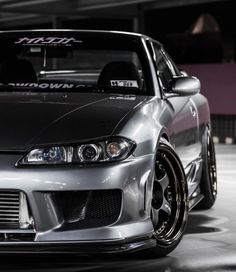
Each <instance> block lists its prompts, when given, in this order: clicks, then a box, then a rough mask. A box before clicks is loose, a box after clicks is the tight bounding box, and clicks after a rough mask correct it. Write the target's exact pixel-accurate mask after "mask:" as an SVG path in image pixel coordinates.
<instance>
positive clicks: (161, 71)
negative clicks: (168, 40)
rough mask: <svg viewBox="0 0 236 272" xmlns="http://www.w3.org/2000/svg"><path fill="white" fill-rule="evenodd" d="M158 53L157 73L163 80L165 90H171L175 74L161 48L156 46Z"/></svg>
mask: <svg viewBox="0 0 236 272" xmlns="http://www.w3.org/2000/svg"><path fill="white" fill-rule="evenodd" d="M154 49H155V54H156V64H157V69H158V71H157V74H158V77H159V79H160V81H161V85H162V87H163V89H164V90H169V89H170V88H171V83H172V78H173V74H172V72H171V70H170V68H169V66H168V64H167V61H166V59H165V57H164V56H163V54H162V52H161V50H160V49H157V48H155V47H154Z"/></svg>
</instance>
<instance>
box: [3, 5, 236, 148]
mask: <svg viewBox="0 0 236 272" xmlns="http://www.w3.org/2000/svg"><path fill="white" fill-rule="evenodd" d="M235 7H236V3H235V0H119V1H116V0H0V30H12V29H38V28H39V29H46V28H49V29H51V28H70V29H105V30H122V31H135V32H140V33H144V34H147V35H150V36H151V37H153V38H155V39H157V40H158V41H160V42H161V43H162V44H164V46H165V47H166V49H167V51H168V52H169V54H170V55H171V57H172V58H173V60H174V61H175V62H176V63H177V64H178V65H179V67H180V68H181V69H182V70H184V71H186V72H187V73H188V74H190V75H195V76H197V77H199V79H200V80H201V83H202V93H203V94H204V95H205V96H206V97H207V98H208V100H209V103H210V108H211V113H212V126H213V133H214V136H215V138H214V140H215V142H220V143H228V144H231V143H235V142H236V106H235V100H236V64H235V61H236V14H235V11H236V9H235Z"/></svg>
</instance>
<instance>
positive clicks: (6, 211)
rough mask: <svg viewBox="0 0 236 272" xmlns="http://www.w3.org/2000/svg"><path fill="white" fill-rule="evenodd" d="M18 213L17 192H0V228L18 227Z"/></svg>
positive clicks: (18, 198) (18, 197)
mask: <svg viewBox="0 0 236 272" xmlns="http://www.w3.org/2000/svg"><path fill="white" fill-rule="evenodd" d="M19 212H20V194H19V193H18V192H0V228H2V227H18V226H19Z"/></svg>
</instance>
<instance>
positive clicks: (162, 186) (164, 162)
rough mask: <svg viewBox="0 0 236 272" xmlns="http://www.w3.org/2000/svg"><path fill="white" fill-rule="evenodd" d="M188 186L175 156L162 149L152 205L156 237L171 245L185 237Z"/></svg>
mask: <svg viewBox="0 0 236 272" xmlns="http://www.w3.org/2000/svg"><path fill="white" fill-rule="evenodd" d="M187 199H188V196H187V185H186V181H185V175H184V171H183V169H182V166H181V164H180V162H179V159H178V157H177V156H176V154H175V153H174V152H173V151H172V149H170V148H169V147H168V146H165V145H163V146H161V148H160V149H159V152H158V154H157V157H156V164H155V175H154V182H153V193H152V203H151V219H152V222H153V227H154V237H155V238H156V240H157V241H158V243H159V244H162V245H169V244H172V243H173V242H174V241H177V240H178V239H179V237H180V236H182V234H183V231H184V228H185V224H186V221H187V214H188V200H187Z"/></svg>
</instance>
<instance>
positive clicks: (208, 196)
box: [197, 128, 217, 209]
mask: <svg viewBox="0 0 236 272" xmlns="http://www.w3.org/2000/svg"><path fill="white" fill-rule="evenodd" d="M202 160H203V166H202V167H203V168H202V176H201V181H200V189H201V193H202V194H203V195H204V198H203V200H202V201H201V202H200V203H199V204H198V205H197V208H198V209H210V208H211V207H212V206H213V205H214V204H215V201H216V197H217V173H216V157H215V146H214V142H213V139H212V136H211V131H210V130H209V129H208V128H207V129H206V131H205V134H204V136H203V144H202Z"/></svg>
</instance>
